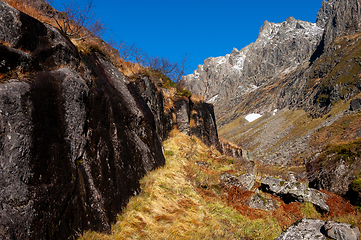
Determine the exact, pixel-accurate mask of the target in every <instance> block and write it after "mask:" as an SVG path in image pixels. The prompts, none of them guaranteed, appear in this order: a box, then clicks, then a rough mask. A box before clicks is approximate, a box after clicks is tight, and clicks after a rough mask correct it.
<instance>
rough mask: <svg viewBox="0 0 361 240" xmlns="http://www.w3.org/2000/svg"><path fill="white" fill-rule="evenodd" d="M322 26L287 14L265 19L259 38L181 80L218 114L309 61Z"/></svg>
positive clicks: (201, 66) (209, 61)
mask: <svg viewBox="0 0 361 240" xmlns="http://www.w3.org/2000/svg"><path fill="white" fill-rule="evenodd" d="M322 34H323V29H322V28H321V27H319V26H317V25H316V24H315V23H310V22H306V21H301V20H297V19H295V18H294V17H289V18H287V19H286V20H285V21H284V22H281V23H272V22H268V21H265V22H264V25H263V26H262V27H261V29H260V32H259V37H258V39H257V40H256V41H255V42H254V43H251V44H250V45H248V46H246V47H244V48H243V49H241V50H238V49H236V48H234V49H233V50H232V52H231V53H230V54H227V55H225V56H221V57H216V58H214V57H211V58H208V59H206V60H205V61H204V64H203V65H200V66H199V67H198V68H197V69H196V70H195V71H194V73H193V74H190V75H187V76H184V77H183V78H182V80H181V82H182V84H183V85H185V86H186V87H188V88H189V89H190V90H191V91H193V92H195V93H197V94H199V95H202V96H204V97H205V99H206V100H207V101H209V102H211V103H214V104H215V109H216V114H217V116H218V117H220V116H222V115H223V114H225V113H226V112H227V109H229V108H230V107H232V106H234V105H235V104H237V101H238V100H237V99H238V98H240V97H241V96H242V95H244V94H247V93H249V92H252V91H254V90H255V89H257V88H258V87H259V86H261V85H262V84H265V83H267V82H268V81H269V80H270V76H272V75H274V74H286V73H288V72H289V71H290V70H292V69H294V68H296V67H297V66H299V65H301V64H303V63H305V62H308V61H309V59H310V56H311V55H312V53H313V52H314V51H315V50H316V47H317V45H318V43H319V42H320V40H321V37H322Z"/></svg>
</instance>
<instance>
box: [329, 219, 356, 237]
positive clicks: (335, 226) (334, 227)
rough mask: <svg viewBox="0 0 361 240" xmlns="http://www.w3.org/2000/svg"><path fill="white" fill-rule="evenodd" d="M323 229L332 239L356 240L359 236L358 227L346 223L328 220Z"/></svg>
mask: <svg viewBox="0 0 361 240" xmlns="http://www.w3.org/2000/svg"><path fill="white" fill-rule="evenodd" d="M324 230H325V234H326V236H327V237H329V238H332V239H340V240H358V239H359V238H360V230H359V228H358V227H356V226H352V225H351V224H347V223H338V222H334V221H328V222H327V223H326V224H325V225H324Z"/></svg>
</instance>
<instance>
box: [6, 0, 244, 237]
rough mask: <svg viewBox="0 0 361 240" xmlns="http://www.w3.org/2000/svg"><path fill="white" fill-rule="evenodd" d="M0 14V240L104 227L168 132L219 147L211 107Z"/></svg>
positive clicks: (40, 26) (158, 161)
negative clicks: (179, 132) (130, 74)
mask: <svg viewBox="0 0 361 240" xmlns="http://www.w3.org/2000/svg"><path fill="white" fill-rule="evenodd" d="M0 16H1V17H0V19H1V21H0V43H1V44H0V77H1V79H0V149H1V151H0V161H1V165H0V173H1V178H0V238H1V239H67V238H68V237H70V236H74V235H75V234H76V233H79V232H82V231H84V230H87V229H92V230H96V231H110V224H111V223H112V222H114V221H115V220H116V216H117V214H118V213H119V212H120V211H121V210H122V209H123V208H124V207H125V206H126V203H127V202H128V199H129V198H130V197H131V196H134V195H137V194H138V193H139V191H140V187H139V186H140V185H139V180H140V179H141V178H142V177H143V176H144V175H145V174H146V173H147V172H149V171H151V170H153V169H155V168H158V167H160V166H162V165H163V164H164V162H165V160H164V156H163V147H162V140H165V139H166V138H167V136H168V134H169V132H170V130H171V129H173V127H178V128H179V129H180V130H182V131H184V132H185V133H187V134H195V135H197V136H198V137H199V138H200V139H202V140H203V141H204V142H205V143H206V144H208V145H209V146H210V145H214V146H215V147H216V148H218V149H219V150H222V148H221V145H220V142H219V139H218V134H217V128H216V122H215V117H214V113H213V107H212V106H211V105H209V104H207V103H205V102H202V101H196V100H193V99H192V98H188V97H182V96H176V95H174V93H173V94H172V93H171V92H170V91H169V90H167V89H165V88H163V86H162V84H161V82H160V81H159V80H158V81H157V80H154V79H151V77H149V76H147V75H142V74H140V75H137V76H135V77H134V78H132V79H129V78H127V77H126V76H125V75H123V73H122V72H120V71H119V69H118V68H117V67H115V66H114V64H113V63H112V62H111V61H110V60H109V58H108V57H107V54H106V53H103V52H101V51H99V50H98V49H97V48H89V49H90V50H89V51H79V49H78V48H77V47H76V46H74V44H73V43H72V41H70V40H69V39H68V38H67V37H65V36H63V34H61V32H59V31H58V29H56V28H55V27H53V26H51V25H48V24H44V23H42V22H40V21H38V20H36V19H34V18H32V17H30V16H28V15H26V14H24V13H22V12H20V11H18V10H17V9H15V8H13V7H11V6H9V5H8V4H6V3H4V2H2V1H0ZM239 151H240V150H237V151H236V153H238V154H239V156H241V155H242V154H240V152H239ZM234 154H235V153H234Z"/></svg>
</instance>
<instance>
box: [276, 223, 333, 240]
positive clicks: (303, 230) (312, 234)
mask: <svg viewBox="0 0 361 240" xmlns="http://www.w3.org/2000/svg"><path fill="white" fill-rule="evenodd" d="M324 224H325V222H324V221H321V220H313V219H302V220H300V221H297V222H295V223H294V224H292V225H291V226H290V227H289V228H288V229H287V230H286V231H284V232H283V233H282V234H281V235H280V236H279V237H277V238H276V239H275V240H327V238H326V236H325V235H323V234H322V232H321V229H322V227H323V225H324Z"/></svg>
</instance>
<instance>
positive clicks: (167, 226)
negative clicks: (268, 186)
mask: <svg viewBox="0 0 361 240" xmlns="http://www.w3.org/2000/svg"><path fill="white" fill-rule="evenodd" d="M164 147H165V157H166V165H165V167H164V168H161V169H158V170H156V171H154V172H151V173H149V174H148V175H147V176H146V177H145V178H144V179H143V180H142V182H141V186H142V192H141V193H140V195H139V196H136V197H133V198H132V199H131V200H130V201H129V204H128V206H127V208H126V209H125V211H124V212H123V213H122V214H121V215H119V217H118V222H117V223H116V224H115V225H114V226H113V227H112V234H111V235H104V234H99V233H94V232H86V233H84V234H83V236H82V237H81V238H80V239H238V238H239V237H240V236H245V237H249V238H251V239H271V238H274V237H276V236H277V235H278V234H280V232H281V229H280V228H279V227H278V226H277V224H276V223H275V222H274V221H273V219H271V218H270V219H257V220H250V219H249V218H248V217H245V216H242V215H240V214H239V213H238V212H237V211H236V210H234V209H233V208H232V207H229V206H227V204H226V203H224V202H223V201H222V198H221V197H220V196H219V195H218V194H217V193H215V192H214V191H212V190H209V189H208V190H205V189H203V188H199V187H197V186H195V185H196V182H202V181H208V183H209V184H212V183H216V182H218V181H219V179H218V177H219V175H220V173H222V172H223V171H227V170H232V166H231V165H228V162H227V164H224V162H223V163H222V160H220V157H221V156H220V155H219V153H218V152H217V151H216V150H214V149H211V148H208V147H207V146H205V145H204V144H203V143H202V142H201V141H200V140H199V139H197V138H194V137H193V138H190V137H188V136H185V135H183V134H181V133H179V132H178V131H176V130H174V131H173V132H172V137H171V138H170V139H169V140H167V141H165V142H164ZM195 161H204V162H208V163H210V164H211V166H210V167H209V169H207V168H203V167H199V166H198V165H196V164H195ZM226 165H227V166H226ZM217 176H218V177H217ZM263 227H266V228H267V230H266V231H262V229H263Z"/></svg>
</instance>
